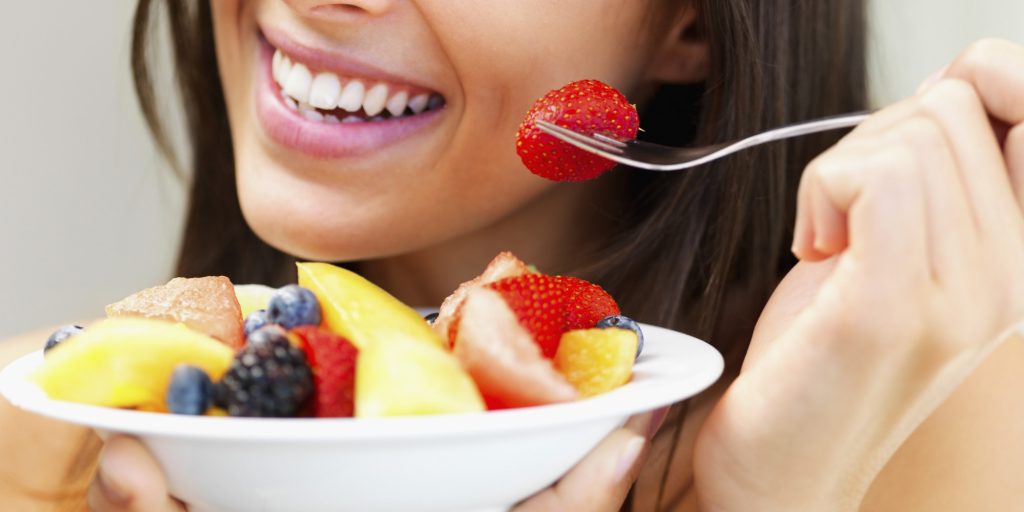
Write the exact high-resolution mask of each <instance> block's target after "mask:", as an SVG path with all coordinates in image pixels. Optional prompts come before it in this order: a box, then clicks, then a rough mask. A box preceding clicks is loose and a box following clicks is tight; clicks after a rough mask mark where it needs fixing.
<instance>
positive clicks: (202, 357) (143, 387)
mask: <svg viewBox="0 0 1024 512" xmlns="http://www.w3.org/2000/svg"><path fill="white" fill-rule="evenodd" d="M233 357H234V351H233V350H231V348H229V347H228V346H227V345H225V344H224V343H222V342H220V341H217V340H216V339H214V338H211V337H209V336H207V335H205V334H202V333H199V332H197V331H193V330H191V329H189V328H188V327H185V326H184V325H182V324H175V323H171V322H167V321H163V320H151V319H143V318H111V319H107V320H103V321H100V322H97V323H95V324H93V325H91V326H89V327H88V328H87V329H86V330H85V332H82V333H81V334H78V335H75V336H73V337H71V338H68V339H67V340H65V341H64V342H63V343H62V344H60V345H58V346H57V347H56V348H54V349H52V350H51V351H50V352H49V353H47V355H46V359H45V361H44V363H43V365H42V366H40V367H39V369H37V370H36V371H35V372H34V373H33V374H32V376H31V377H30V378H31V379H33V381H34V382H36V383H37V384H38V385H39V387H41V388H42V389H43V391H45V392H46V394H47V395H48V396H49V397H50V398H52V399H55V400H65V401H69V402H78V403H83V404H91V405H101V406H108V407H134V408H138V409H142V410H166V405H165V402H164V395H166V393H167V386H168V384H169V383H170V379H171V372H172V371H173V370H174V368H175V367H176V366H178V365H179V364H190V365H193V366H197V367H199V368H202V369H203V370H205V371H206V373H208V374H209V375H210V378H211V379H213V380H214V381H216V380H218V379H220V377H221V376H222V375H224V372H226V371H227V369H228V367H229V366H230V365H231V360H232V358H233Z"/></svg>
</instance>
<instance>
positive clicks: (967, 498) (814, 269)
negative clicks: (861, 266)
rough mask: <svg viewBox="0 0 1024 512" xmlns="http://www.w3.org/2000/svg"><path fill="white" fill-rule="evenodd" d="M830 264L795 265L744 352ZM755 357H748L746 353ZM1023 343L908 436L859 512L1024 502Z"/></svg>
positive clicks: (767, 338) (795, 307)
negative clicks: (1022, 470)
mask: <svg viewBox="0 0 1024 512" xmlns="http://www.w3.org/2000/svg"><path fill="white" fill-rule="evenodd" d="M832 265H833V262H830V261H825V262H821V263H812V264H807V263H800V264H798V265H797V266H796V267H795V268H794V269H793V271H792V272H790V274H789V275H787V276H786V279H785V280H783V281H782V283H780V285H779V287H778V289H777V290H776V291H775V293H774V294H773V295H772V298H771V300H770V301H769V303H768V305H767V306H766V307H765V309H764V311H763V312H762V314H761V318H760V320H759V321H758V325H757V328H756V329H755V333H754V341H753V342H752V346H751V352H754V351H760V350H764V348H765V347H766V346H769V345H770V344H771V340H772V339H774V338H775V337H776V335H777V334H778V333H779V332H780V331H782V330H783V329H784V328H785V327H786V326H787V325H788V324H789V322H791V321H792V320H793V319H794V318H795V317H796V316H797V315H798V314H799V313H800V311H801V310H802V309H803V308H804V307H805V306H806V305H807V304H808V303H809V302H810V301H811V300H813V298H814V296H815V294H816V293H817V290H818V288H819V286H820V285H821V283H822V282H823V281H824V280H825V279H826V278H827V277H828V275H829V273H830V272H831V270H832ZM748 356H755V357H756V354H749V355H748ZM1022 369H1024V340H1021V339H1015V340H1011V341H1009V342H1007V343H1005V344H1004V345H1003V346H1002V347H1000V348H999V349H998V350H996V351H995V352H994V353H993V354H992V355H991V356H989V358H988V359H987V360H986V361H985V362H984V363H983V364H982V365H981V366H980V367H979V368H978V369H977V370H976V371H975V372H974V374H973V375H972V376H971V377H970V378H968V379H967V380H966V381H965V382H964V383H963V384H961V385H960V387H959V388H957V390H956V391H954V393H953V394H952V396H950V398H949V399H948V400H947V401H946V402H945V403H944V404H942V405H941V406H940V407H939V408H938V409H937V410H936V411H935V412H934V413H932V415H931V416H930V417H929V418H928V419H927V420H925V422H924V423H923V424H922V425H921V426H920V427H918V429H917V430H916V431H915V432H914V433H913V434H912V435H911V436H910V438H909V439H908V440H907V441H906V443H904V445H903V446H902V447H900V449H899V450H898V451H897V452H896V454H895V455H894V456H893V458H892V459H891V460H890V461H889V463H888V464H887V465H886V467H885V468H884V469H883V470H882V472H881V474H880V475H879V476H878V478H877V479H876V480H875V482H874V483H873V484H872V486H871V489H870V491H869V493H868V496H867V498H866V499H865V501H864V503H863V504H862V510H865V511H872V512H887V511H905V510H949V511H959V510H965V511H966V510H1016V509H1017V508H1018V507H1019V506H1020V504H1021V503H1024V473H1022V472H1021V470H1020V469H1021V468H1022V467H1024V393H1022V392H1021V390H1024V371H1022Z"/></svg>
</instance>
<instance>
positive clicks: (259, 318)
mask: <svg viewBox="0 0 1024 512" xmlns="http://www.w3.org/2000/svg"><path fill="white" fill-rule="evenodd" d="M267 325H270V319H269V318H268V316H267V310H265V309H261V310H258V311H253V312H252V313H249V316H247V317H245V328H244V329H245V337H246V338H248V337H249V335H250V334H252V333H254V332H256V331H258V330H260V328H262V327H265V326H267Z"/></svg>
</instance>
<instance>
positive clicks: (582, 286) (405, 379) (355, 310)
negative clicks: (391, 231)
mask: <svg viewBox="0 0 1024 512" xmlns="http://www.w3.org/2000/svg"><path fill="white" fill-rule="evenodd" d="M106 313H107V318H106V319H104V320H101V321H99V322H96V323H94V324H92V325H89V326H88V327H85V328H83V327H81V326H66V327H62V328H60V329H58V330H57V331H56V332H54V333H53V334H52V335H51V336H50V338H49V339H48V340H46V344H45V348H44V362H43V364H42V365H41V366H40V367H39V369H38V370H37V371H36V372H35V373H34V374H33V375H32V377H31V378H32V379H34V381H35V382H36V383H37V384H38V385H39V386H40V387H41V388H42V389H43V390H44V391H45V392H46V393H47V394H48V395H49V396H50V397H51V398H53V399H57V400H66V401H71V402H79V403H85V404H91V405H99V406H107V407H118V408H126V409H135V410H142V411H155V412H169V413H175V414H186V415H220V416H224V415H227V416H242V417H333V418H337V417H387V416H408V415H423V414H448V413H466V412H478V411H484V410H495V409H506V408H515V407H528V406H535V405H544V404H552V403H558V402H567V401H572V400H579V399H585V398H588V397H591V396H594V395H599V394H601V393H604V392H607V391H609V390H612V389H614V388H616V387H619V386H622V385H623V384H625V383H626V382H628V381H629V380H630V378H631V375H632V368H633V362H634V360H635V359H636V357H638V356H639V353H640V350H641V349H642V344H643V333H642V331H641V330H640V327H639V326H638V325H637V323H636V322H634V321H632V320H631V319H629V318H627V317H625V316H622V315H621V313H620V311H619V307H618V305H617V304H616V303H615V301H614V300H613V299H612V297H611V296H610V295H609V294H608V293H607V292H605V291H604V290H603V289H602V288H601V287H599V286H597V285H595V284H593V283H589V282H587V281H584V280H582V279H578V278H575V277H568V276H551V275H546V274H542V273H539V272H537V271H536V270H534V269H532V268H531V267H529V266H527V265H526V264H524V263H523V262H522V261H520V260H519V259H517V258H516V257H515V256H513V255H512V254H510V253H501V254H499V255H498V256H497V257H496V258H495V259H494V260H493V261H492V262H491V263H490V264H489V265H488V266H487V268H486V269H485V270H484V272H483V273H482V274H480V275H479V276H478V277H476V278H474V279H472V280H470V281H468V282H466V283H463V284H462V285H461V286H459V288H458V289H457V290H455V292H454V293H452V295H451V296H449V297H448V298H447V299H446V300H445V301H444V303H443V304H442V305H441V307H440V309H439V310H438V312H437V313H435V314H432V315H429V316H428V317H427V318H424V317H422V316H420V314H419V313H417V312H416V310H414V309H412V308H410V307H409V306H407V305H405V304H403V303H402V302H400V301H399V300H398V299H396V298H394V297H392V296H391V295H389V294H388V293H387V292H385V291H384V290H382V289H380V288H379V287H377V286H375V285H374V284H372V283H370V282H369V281H367V280H366V279H364V278H362V277H360V276H359V275H357V274H355V273H353V272H350V271H348V270H346V269H344V268H340V267H336V266H333V265H328V264H324V263H299V264H298V284H295V285H288V286H285V287H282V288H280V289H273V288H269V287H265V286H260V285H239V286H234V285H232V284H231V282H230V281H229V280H228V279H227V278H224V277H203V278H192V279H185V278H176V279H173V280H171V281H170V282H169V283H167V284H166V285H163V286H157V287H154V288H150V289H147V290H143V291H141V292H139V293H136V294H134V295H132V296H130V297H127V298H125V299H124V300H122V301H120V302H118V303H116V304H112V305H110V306H108V307H107V309H106Z"/></svg>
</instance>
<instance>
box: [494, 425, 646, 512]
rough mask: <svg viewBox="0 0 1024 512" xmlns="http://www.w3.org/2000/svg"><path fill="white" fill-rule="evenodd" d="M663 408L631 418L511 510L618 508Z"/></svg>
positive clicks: (557, 511) (593, 510)
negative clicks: (558, 475) (566, 470)
mask: <svg viewBox="0 0 1024 512" xmlns="http://www.w3.org/2000/svg"><path fill="white" fill-rule="evenodd" d="M665 411H666V410H659V411H655V412H653V413H646V414H642V415H640V416H634V417H633V418H631V419H630V420H629V421H628V422H627V423H626V425H625V426H624V427H622V428H620V429H617V430H615V431H614V432H612V433H611V435H609V436H608V437H606V438H605V439H604V440H603V441H601V444H599V445H597V447H596V448H594V449H593V451H591V452H590V453H589V454H588V455H587V456H586V458H584V459H583V460H582V461H581V462H580V463H579V464H577V465H576V466H575V467H573V468H572V470H570V471H569V473H568V474H566V475H565V476H564V477H562V479H561V480H559V482H558V483H557V484H555V485H554V486H553V487H550V488H548V489H546V490H544V491H542V492H541V493H539V494H537V495H535V496H533V497H531V498H530V499H528V500H526V501H525V502H523V503H522V504H520V505H519V506H517V507H516V508H515V509H514V510H515V512H549V511H550V512H560V511H564V510H578V511H580V512H601V511H608V512H613V511H618V510H619V509H620V508H621V507H622V503H623V501H624V500H625V499H626V494H628V493H629V488H630V487H631V486H632V485H633V481H634V480H635V479H636V476H637V473H638V472H639V471H640V462H641V460H642V459H643V458H644V457H645V456H646V451H647V446H648V439H650V437H651V436H653V434H654V432H656V431H657V429H658V427H660V424H661V421H662V420H664V416H665Z"/></svg>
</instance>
